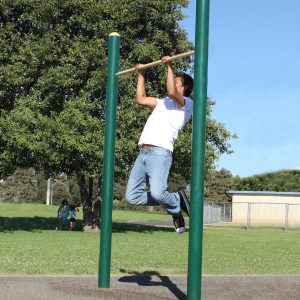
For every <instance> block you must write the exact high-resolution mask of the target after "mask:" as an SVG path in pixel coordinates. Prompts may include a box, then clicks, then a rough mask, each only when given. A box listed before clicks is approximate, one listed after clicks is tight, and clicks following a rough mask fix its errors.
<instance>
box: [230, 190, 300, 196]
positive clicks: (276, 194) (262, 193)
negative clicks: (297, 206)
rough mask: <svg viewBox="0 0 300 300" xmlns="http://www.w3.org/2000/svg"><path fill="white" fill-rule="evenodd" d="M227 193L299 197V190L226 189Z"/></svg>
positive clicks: (231, 194)
mask: <svg viewBox="0 0 300 300" xmlns="http://www.w3.org/2000/svg"><path fill="white" fill-rule="evenodd" d="M226 194H227V195H229V196H233V195H245V196H246V195H247V196H255V195H257V196H293V197H300V192H271V191H227V192H226Z"/></svg>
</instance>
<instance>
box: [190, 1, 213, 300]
mask: <svg viewBox="0 0 300 300" xmlns="http://www.w3.org/2000/svg"><path fill="white" fill-rule="evenodd" d="M196 3H197V4H196V30H195V65H194V81H195V90H194V112H193V140H192V177H191V211H190V232H189V258H188V283H187V285H188V288H187V299H189V300H196V299H201V276H202V239H203V202H204V174H205V145H206V103H207V66H208V32H209V30H208V28H209V0H197V2H196Z"/></svg>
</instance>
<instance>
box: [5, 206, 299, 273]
mask: <svg viewBox="0 0 300 300" xmlns="http://www.w3.org/2000/svg"><path fill="white" fill-rule="evenodd" d="M56 213H57V207H56V206H46V205H38V204H0V274H97V273H98V259H99V240H100V234H99V233H92V232H91V233H83V232H81V231H55V230H54V228H55V226H56ZM81 218H82V215H81V212H80V213H79V214H78V219H81ZM139 220H141V221H156V220H170V216H167V215H159V214H150V213H143V212H132V211H130V212H128V211H114V212H113V235H112V259H111V273H112V274H120V273H128V274H135V273H136V274H141V273H147V272H149V273H156V274H158V273H159V274H161V275H172V274H186V273H187V260H188V254H187V252H188V233H184V234H182V235H178V234H176V233H175V231H174V229H173V228H166V227H154V226H141V225H134V224H126V223H122V222H126V221H139ZM79 223H80V222H79ZM299 249H300V232H299V231H287V232H285V231H282V230H279V229H269V230H265V229H256V230H248V231H247V230H244V229H238V228H235V229H233V228H205V229H204V241H203V274H300V255H299V253H300V252H299Z"/></svg>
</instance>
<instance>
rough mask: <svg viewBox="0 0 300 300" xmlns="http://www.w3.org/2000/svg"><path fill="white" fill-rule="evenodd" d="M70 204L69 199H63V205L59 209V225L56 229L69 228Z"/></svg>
mask: <svg viewBox="0 0 300 300" xmlns="http://www.w3.org/2000/svg"><path fill="white" fill-rule="evenodd" d="M69 209H70V208H69V204H68V201H67V200H63V201H62V202H61V205H60V206H59V208H58V210H57V220H58V221H57V227H56V230H63V229H67V228H68V226H69V224H68V215H69Z"/></svg>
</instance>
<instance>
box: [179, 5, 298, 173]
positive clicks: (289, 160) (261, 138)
mask: <svg viewBox="0 0 300 300" xmlns="http://www.w3.org/2000/svg"><path fill="white" fill-rule="evenodd" d="M195 11H196V0H191V1H190V5H189V8H188V9H187V10H185V11H184V13H185V14H186V16H187V19H186V20H185V21H184V22H182V26H183V27H184V28H185V29H186V31H187V32H188V34H189V38H190V40H191V41H194V40H195V39H194V35H195ZM208 69H209V71H208V97H210V98H212V99H214V100H215V101H216V105H215V107H214V110H213V114H212V116H213V118H214V119H216V120H217V121H219V122H221V123H223V124H224V125H225V127H226V128H227V129H228V130H230V131H231V132H236V133H237V135H238V139H237V140H233V141H231V144H232V147H233V150H234V154H232V155H224V156H222V157H221V159H220V160H219V161H218V163H217V164H218V169H220V168H226V169H228V170H230V171H231V173H232V174H233V175H239V176H242V177H244V176H251V175H256V174H261V173H266V172H273V171H277V170H282V169H300V119H299V113H300V1H299V0H286V1H282V0H211V1H210V33H209V62H208Z"/></svg>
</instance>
